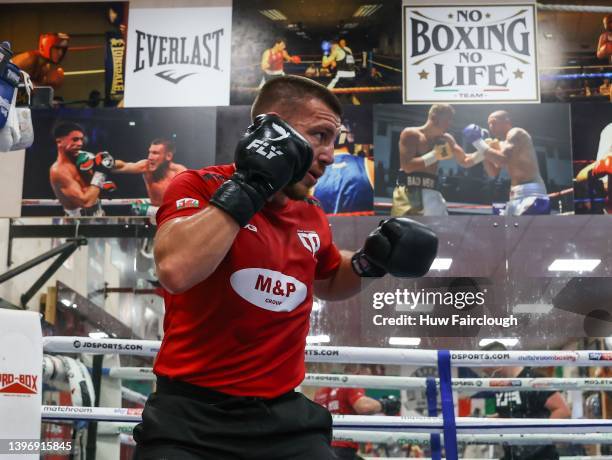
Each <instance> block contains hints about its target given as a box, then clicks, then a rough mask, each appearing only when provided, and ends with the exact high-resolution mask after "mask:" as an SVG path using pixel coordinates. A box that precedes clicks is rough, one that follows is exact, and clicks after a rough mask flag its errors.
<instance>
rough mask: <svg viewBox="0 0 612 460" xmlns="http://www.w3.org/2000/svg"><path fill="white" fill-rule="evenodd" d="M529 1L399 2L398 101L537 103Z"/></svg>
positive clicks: (533, 14) (533, 13) (533, 18)
mask: <svg viewBox="0 0 612 460" xmlns="http://www.w3.org/2000/svg"><path fill="white" fill-rule="evenodd" d="M535 24H536V9H535V5H534V4H533V3H525V4H505V5H504V4H501V5H500V4H497V5H488V4H480V5H437V6H417V5H415V4H414V1H410V0H404V4H403V27H402V29H403V46H404V85H403V91H404V103H405V104H417V103H423V102H436V101H447V102H452V103H462V102H469V103H474V102H487V103H490V102H539V101H540V92H539V83H538V71H537V52H536V49H537V48H536V28H535Z"/></svg>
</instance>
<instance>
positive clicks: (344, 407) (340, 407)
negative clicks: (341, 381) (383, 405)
mask: <svg viewBox="0 0 612 460" xmlns="http://www.w3.org/2000/svg"><path fill="white" fill-rule="evenodd" d="M363 396H365V389H363V388H329V387H323V388H319V389H318V390H317V391H316V392H315V395H314V400H315V402H316V403H318V404H321V405H322V406H323V407H325V408H327V410H328V411H330V412H331V413H332V414H341V415H356V414H357V412H355V409H353V404H355V403H356V402H357V400H358V399H359V398H361V397H363ZM332 446H333V447H350V448H352V449H355V450H357V449H359V444H357V443H356V442H350V441H333V442H332Z"/></svg>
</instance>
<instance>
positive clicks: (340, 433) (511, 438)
mask: <svg viewBox="0 0 612 460" xmlns="http://www.w3.org/2000/svg"><path fill="white" fill-rule="evenodd" d="M135 425H136V424H135V423H120V422H101V423H99V424H98V434H99V435H101V436H116V435H118V434H131V433H132V430H133V429H134V426H135ZM441 436H442V438H444V435H441ZM457 438H458V441H459V442H463V443H471V444H512V445H547V444H561V443H568V444H582V445H584V444H612V434H610V433H587V434H556V433H544V434H459V435H457ZM334 439H335V440H337V441H351V442H374V443H380V444H397V443H402V444H421V445H428V444H429V442H430V439H431V437H430V435H429V434H428V433H406V432H392V431H368V430H358V431H357V430H342V429H335V430H334Z"/></svg>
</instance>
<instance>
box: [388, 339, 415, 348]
mask: <svg viewBox="0 0 612 460" xmlns="http://www.w3.org/2000/svg"><path fill="white" fill-rule="evenodd" d="M420 343H421V339H420V338H419V337H389V345H402V346H412V347H416V346H417V345H419V344H420Z"/></svg>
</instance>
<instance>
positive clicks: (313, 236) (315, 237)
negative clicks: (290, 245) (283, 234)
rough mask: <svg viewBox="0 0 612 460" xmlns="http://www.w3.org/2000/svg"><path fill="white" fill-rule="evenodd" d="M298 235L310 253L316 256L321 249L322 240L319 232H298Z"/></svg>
mask: <svg viewBox="0 0 612 460" xmlns="http://www.w3.org/2000/svg"><path fill="white" fill-rule="evenodd" d="M297 234H298V237H299V238H300V242H301V243H302V244H303V245H304V247H305V248H306V249H307V250H308V252H310V253H311V254H312V255H313V256H314V255H315V254H316V253H317V251H318V250H319V249H320V248H321V238H320V237H319V234H318V233H317V232H312V231H307V230H298V232H297Z"/></svg>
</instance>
